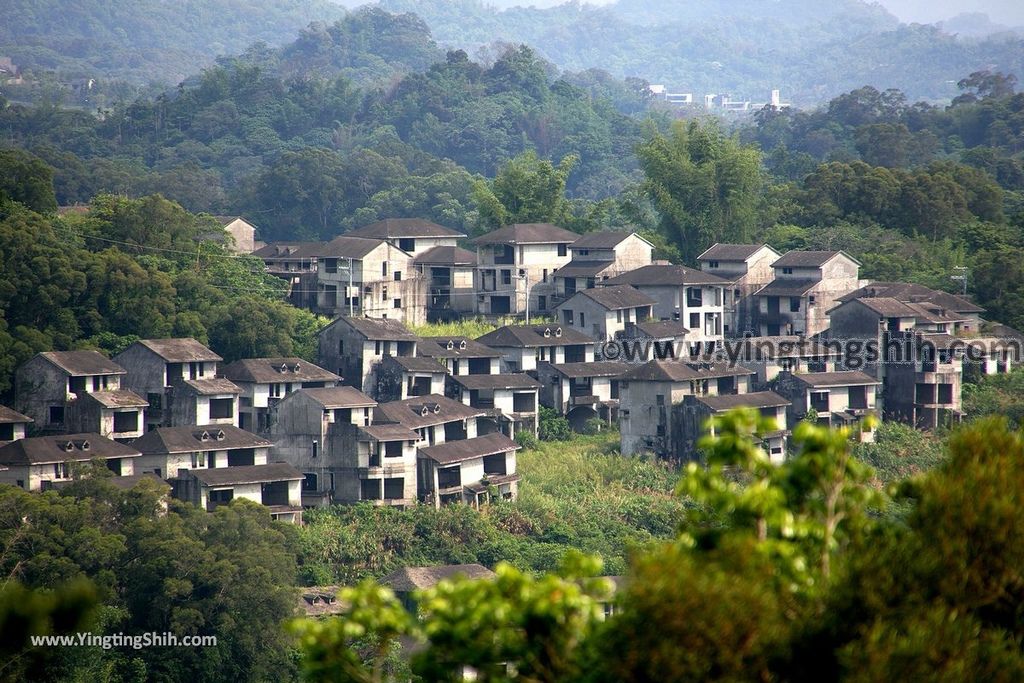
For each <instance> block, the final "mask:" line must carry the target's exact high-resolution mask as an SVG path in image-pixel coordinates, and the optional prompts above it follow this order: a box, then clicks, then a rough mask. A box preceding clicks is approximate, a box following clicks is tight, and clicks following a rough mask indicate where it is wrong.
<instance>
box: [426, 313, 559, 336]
mask: <svg viewBox="0 0 1024 683" xmlns="http://www.w3.org/2000/svg"><path fill="white" fill-rule="evenodd" d="M547 323H550V321H549V320H546V319H544V318H531V319H530V324H531V325H544V324H547ZM521 324H523V321H522V320H521V319H519V318H511V317H509V318H501V319H499V320H497V321H493V320H485V319H483V318H471V319H466V320H459V321H456V322H450V323H427V324H425V325H414V326H413V327H412V328H411V329H412V331H413V333H414V334H417V335H419V336H420V337H469V338H470V339H476V338H477V337H482V336H483V335H485V334H487V333H488V332H493V331H494V330H496V329H498V328H499V327H503V326H504V325H521Z"/></svg>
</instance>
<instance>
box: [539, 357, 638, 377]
mask: <svg viewBox="0 0 1024 683" xmlns="http://www.w3.org/2000/svg"><path fill="white" fill-rule="evenodd" d="M549 365H550V366H551V369H552V370H554V371H555V372H557V373H558V374H560V375H563V376H565V377H617V376H619V375H621V374H622V373H624V372H626V371H627V370H629V369H630V368H631V367H633V366H632V365H630V364H627V363H619V362H617V361H611V360H599V361H593V362H591V363H549Z"/></svg>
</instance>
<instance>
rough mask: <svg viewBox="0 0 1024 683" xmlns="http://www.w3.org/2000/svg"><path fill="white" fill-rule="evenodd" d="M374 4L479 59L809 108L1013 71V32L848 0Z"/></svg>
mask: <svg viewBox="0 0 1024 683" xmlns="http://www.w3.org/2000/svg"><path fill="white" fill-rule="evenodd" d="M522 4H523V5H529V4H530V3H522ZM380 6H382V7H384V8H386V9H388V10H391V11H395V12H415V13H416V14H417V15H419V16H420V17H422V18H423V19H424V20H425V21H426V22H427V24H428V25H429V26H430V27H431V29H432V30H433V32H434V35H435V36H436V38H437V39H438V41H439V42H441V43H442V44H444V45H446V46H449V47H462V48H466V49H469V50H470V52H473V50H474V49H477V48H478V47H479V48H482V50H483V51H482V53H481V54H484V55H486V54H487V53H488V52H490V51H492V50H493V43H494V42H495V41H498V42H506V43H526V44H528V45H532V46H536V48H537V49H538V51H539V52H540V54H541V55H542V56H543V57H544V58H545V59H547V60H549V61H551V62H553V63H554V64H557V65H558V66H559V67H560V68H562V69H568V70H572V71H580V70H586V69H591V68H600V69H604V70H607V71H609V72H610V73H612V74H614V75H615V76H618V77H630V76H635V77H640V78H643V79H645V80H647V81H650V82H652V83H664V84H666V85H668V86H669V88H670V90H672V91H673V92H692V93H694V94H695V95H697V96H698V97H701V96H703V95H704V94H705V93H729V94H731V95H732V96H733V97H734V98H736V99H749V100H753V101H755V102H758V101H760V102H764V101H767V99H768V94H769V91H770V90H771V89H773V88H781V89H782V91H783V93H784V94H785V95H786V96H787V97H788V98H791V99H793V101H794V102H796V103H797V104H799V105H801V106H812V105H816V104H818V103H820V102H822V101H823V100H826V99H828V98H831V97H834V96H836V95H838V94H840V93H842V92H843V91H846V90H852V89H854V88H857V87H860V86H862V85H864V84H870V85H874V86H876V87H896V88H900V89H901V90H903V91H904V92H906V93H907V94H908V96H909V97H911V98H912V99H927V100H940V99H948V98H950V97H953V96H955V94H956V90H955V88H954V87H953V85H952V82H953V81H955V80H956V79H958V78H960V77H961V76H962V75H964V74H967V73H970V72H972V71H976V70H978V69H981V68H991V69H998V70H1002V71H1006V72H1014V73H1021V72H1022V68H1024V62H1022V55H1024V50H1022V49H1021V46H1022V40H1021V38H1020V37H1019V36H1014V35H1012V34H1009V35H1003V36H995V37H991V38H982V39H970V40H967V39H962V38H958V37H956V36H953V35H950V34H948V33H944V32H943V31H942V30H941V29H939V28H937V27H935V26H922V25H906V24H900V23H899V22H898V21H897V20H896V18H895V17H893V16H892V15H891V14H889V13H887V12H886V11H885V10H884V9H883V8H882V7H881V6H879V5H877V4H874V3H871V4H869V3H866V2H858V1H856V0H846V1H843V2H829V3H815V2H809V1H807V0H781V1H779V2H762V1H760V0H741V1H739V2H722V1H721V0H704V1H701V2H674V1H672V0H657V1H654V2H650V1H646V0H619V1H618V2H614V3H611V4H608V5H604V6H601V7H595V6H592V5H587V4H584V3H578V2H569V3H566V4H563V5H558V6H555V7H549V8H544V9H538V8H534V7H514V8H509V9H505V10H503V11H498V10H495V9H493V8H492V7H490V6H489V3H487V2H482V1H481V0H454V1H453V0H382V2H381V3H380ZM474 54H475V53H474Z"/></svg>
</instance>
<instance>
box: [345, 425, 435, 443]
mask: <svg viewBox="0 0 1024 683" xmlns="http://www.w3.org/2000/svg"><path fill="white" fill-rule="evenodd" d="M359 433H360V434H362V435H364V436H366V437H369V438H370V439H372V440H373V441H418V440H419V438H420V437H419V435H418V434H417V433H416V432H414V431H412V430H411V429H409V428H407V427H403V426H402V425H399V424H382V425H369V426H366V427H360V428H359Z"/></svg>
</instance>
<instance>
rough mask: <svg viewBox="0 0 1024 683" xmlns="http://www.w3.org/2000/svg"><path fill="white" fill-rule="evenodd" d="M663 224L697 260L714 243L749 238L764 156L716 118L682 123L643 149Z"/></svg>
mask: <svg viewBox="0 0 1024 683" xmlns="http://www.w3.org/2000/svg"><path fill="white" fill-rule="evenodd" d="M637 156H638V157H639V159H640V166H641V168H642V169H643V171H644V176H645V182H644V188H645V190H646V192H647V194H648V196H650V198H651V200H652V201H653V202H654V205H655V208H656V209H657V210H658V213H659V214H660V216H661V222H660V227H661V230H662V231H663V232H664V233H665V235H666V237H667V238H668V239H669V241H670V242H671V243H672V244H674V245H676V246H677V247H678V248H679V251H680V253H681V254H682V255H683V258H684V259H686V260H688V261H692V260H694V259H695V258H696V256H697V255H698V254H700V253H701V252H702V251H704V250H705V249H706V248H707V247H709V246H711V244H712V243H714V242H746V241H748V240H749V239H750V236H751V232H752V230H753V227H754V224H755V220H756V208H757V202H758V197H759V193H760V191H761V185H762V177H761V156H760V153H759V152H758V151H757V149H756V148H754V147H750V146H744V145H741V144H740V143H739V141H738V139H737V138H735V137H728V136H726V135H725V134H724V133H722V131H721V130H720V129H719V128H718V126H717V125H715V124H714V123H711V122H699V121H691V122H689V123H684V122H681V121H678V122H676V123H674V124H673V126H672V129H671V131H670V132H669V134H668V135H667V136H666V135H662V134H661V133H658V132H655V133H652V134H651V135H650V136H649V137H648V139H647V140H646V141H644V142H643V143H642V144H640V145H639V146H638V147H637Z"/></svg>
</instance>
